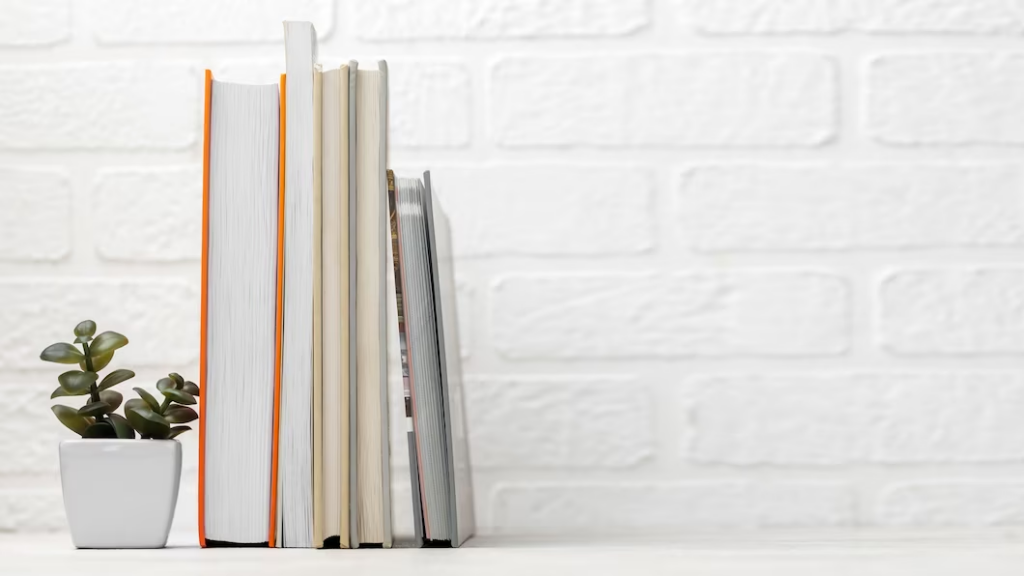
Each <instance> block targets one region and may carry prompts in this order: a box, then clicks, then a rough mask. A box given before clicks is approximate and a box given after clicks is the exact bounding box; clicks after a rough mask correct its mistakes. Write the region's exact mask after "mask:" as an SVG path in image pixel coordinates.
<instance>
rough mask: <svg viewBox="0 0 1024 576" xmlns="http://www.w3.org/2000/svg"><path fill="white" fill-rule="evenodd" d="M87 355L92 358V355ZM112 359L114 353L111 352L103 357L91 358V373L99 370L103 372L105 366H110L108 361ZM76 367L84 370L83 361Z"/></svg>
mask: <svg viewBox="0 0 1024 576" xmlns="http://www.w3.org/2000/svg"><path fill="white" fill-rule="evenodd" d="M90 352H91V351H90ZM89 355H90V356H92V354H89ZM113 357H114V353H113V352H111V353H109V354H105V355H103V356H100V357H96V356H92V369H93V371H94V372H99V371H100V370H103V369H104V368H106V367H107V364H110V360H111V359H112V358H113ZM78 365H79V366H81V367H82V370H85V368H86V364H85V361H84V360H83V361H82V362H80V363H79V364H78Z"/></svg>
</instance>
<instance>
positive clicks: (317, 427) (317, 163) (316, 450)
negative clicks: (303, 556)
mask: <svg viewBox="0 0 1024 576" xmlns="http://www.w3.org/2000/svg"><path fill="white" fill-rule="evenodd" d="M322 94H323V73H322V72H321V71H320V68H319V65H317V68H316V69H314V71H313V545H314V546H316V547H317V548H320V547H323V543H324V538H323V535H324V483H323V460H324V420H323V395H324V394H323V390H324V388H323V383H324V382H323V357H324V354H323V240H322V238H323V165H324V162H323V119H322V118H323V98H322Z"/></svg>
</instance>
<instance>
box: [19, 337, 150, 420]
mask: <svg viewBox="0 0 1024 576" xmlns="http://www.w3.org/2000/svg"><path fill="white" fill-rule="evenodd" d="M93 334H96V323H95V322H93V321H92V320H85V321H84V322H79V323H78V325H77V326H75V344H79V345H81V346H82V350H81V351H79V350H78V348H76V347H75V345H74V344H68V343H66V342H58V343H56V344H51V345H49V346H47V347H46V349H45V350H43V352H42V354H40V355H39V358H40V359H42V360H45V361H47V362H55V363H57V364H78V367H79V368H80V370H69V371H67V372H64V373H63V374H61V375H60V376H58V377H57V381H58V382H60V386H59V387H57V389H56V390H54V391H53V393H52V394H50V398H59V397H62V396H88V397H89V398H88V402H87V403H86V405H85V406H82V407H81V408H79V409H77V410H76V409H75V408H72V407H70V406H63V405H60V404H58V405H56V406H53V407H52V408H51V410H53V413H54V415H55V416H57V419H58V420H60V422H61V423H62V424H64V425H65V426H67V427H68V428H69V429H71V430H72V431H73V432H75V433H76V434H78V435H80V436H81V437H82V438H134V437H135V433H134V432H133V431H132V429H131V427H130V426H129V425H128V422H127V420H125V418H124V417H123V416H121V415H119V414H115V413H114V410H117V407H118V406H120V405H121V400H122V399H123V397H122V396H121V394H120V393H119V392H117V391H115V390H111V389H110V388H112V387H113V386H116V385H117V384H120V383H121V382H124V381H125V380H129V379H131V378H134V377H135V372H132V371H131V370H125V369H123V368H122V369H119V370H114V371H112V372H110V373H108V374H107V375H106V376H104V377H103V379H102V380H100V379H99V371H100V370H102V369H104V368H106V367H107V364H110V360H111V359H113V357H114V352H115V351H116V350H117V349H118V348H121V347H123V346H124V345H126V344H128V339H127V338H125V337H124V336H123V335H121V334H118V333H117V332H101V333H100V334H98V335H97V336H96V337H95V338H94V337H93Z"/></svg>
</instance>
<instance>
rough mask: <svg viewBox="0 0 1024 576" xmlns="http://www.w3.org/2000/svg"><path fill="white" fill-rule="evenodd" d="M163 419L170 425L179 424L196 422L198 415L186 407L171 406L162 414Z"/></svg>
mask: <svg viewBox="0 0 1024 576" xmlns="http://www.w3.org/2000/svg"><path fill="white" fill-rule="evenodd" d="M164 418H165V419H166V420H167V421H168V422H170V423H172V424H181V423H185V422H191V421H193V420H198V419H199V414H196V411H195V410H193V409H191V408H189V407H188V406H178V405H177V404H172V405H171V407H170V408H168V409H167V412H165V413H164Z"/></svg>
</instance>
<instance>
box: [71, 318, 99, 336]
mask: <svg viewBox="0 0 1024 576" xmlns="http://www.w3.org/2000/svg"><path fill="white" fill-rule="evenodd" d="M95 333H96V323H95V322H93V321H92V320H83V321H81V322H79V323H78V326H75V336H78V337H82V336H86V337H91V336H92V335H93V334H95Z"/></svg>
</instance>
